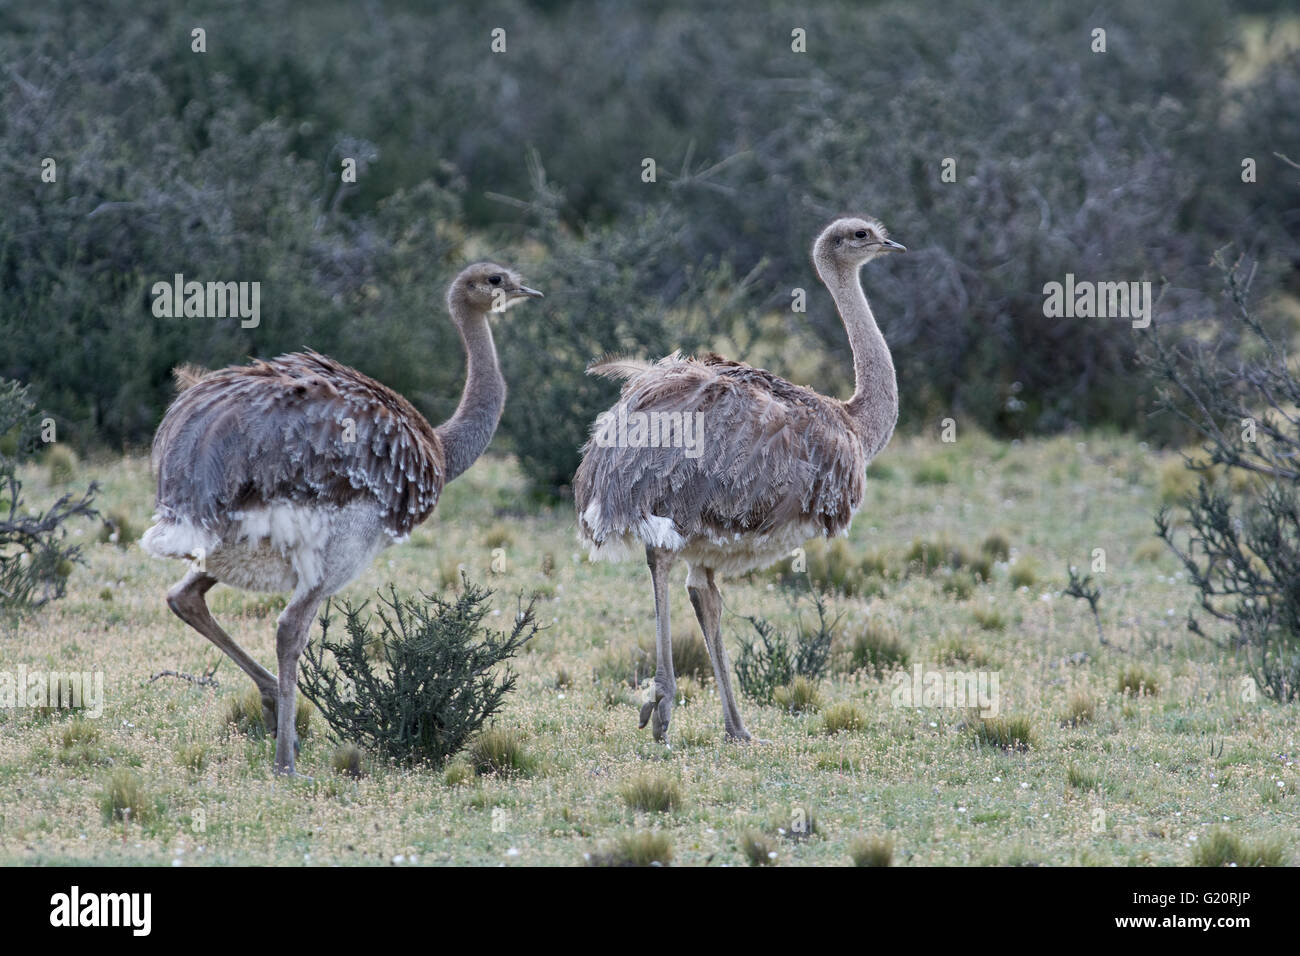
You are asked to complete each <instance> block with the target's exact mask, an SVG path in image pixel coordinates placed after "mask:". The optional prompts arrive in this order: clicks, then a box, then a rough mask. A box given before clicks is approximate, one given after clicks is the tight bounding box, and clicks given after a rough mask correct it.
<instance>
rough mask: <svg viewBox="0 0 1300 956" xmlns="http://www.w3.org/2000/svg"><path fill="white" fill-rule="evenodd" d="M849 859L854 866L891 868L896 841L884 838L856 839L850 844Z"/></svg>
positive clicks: (868, 837)
mask: <svg viewBox="0 0 1300 956" xmlns="http://www.w3.org/2000/svg"><path fill="white" fill-rule="evenodd" d="M849 859H850V860H852V861H853V865H854V866H891V865H892V864H893V862H894V841H893V840H891V839H890V838H889V837H883V836H860V837H855V838H854V840H853V842H852V843H850V844H849Z"/></svg>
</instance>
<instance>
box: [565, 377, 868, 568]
mask: <svg viewBox="0 0 1300 956" xmlns="http://www.w3.org/2000/svg"><path fill="white" fill-rule="evenodd" d="M589 371H590V372H592V373H593V374H598V375H605V376H607V377H621V378H624V379H626V380H627V384H626V385H625V386H624V388H623V394H622V395H621V397H620V398H619V405H621V406H623V407H624V408H625V409H626V410H627V411H628V412H644V413H655V412H658V413H661V414H664V413H667V414H675V413H676V414H694V413H700V414H702V415H703V416H704V418H703V422H704V429H705V431H704V434H703V435H702V436H701V442H700V452H701V454H700V456H699V457H697V458H691V457H688V456H687V450H686V449H685V448H684V447H682V446H680V445H678V446H670V447H659V448H642V449H636V451H637V454H635V455H633V454H629V449H627V448H619V447H614V446H608V447H601V446H600V445H598V444H597V443H596V442H595V441H594V440H593V441H591V442H588V443H587V446H586V447H585V448H584V449H583V460H582V465H581V466H580V467H579V469H578V473H577V475H576V477H575V479H574V494H575V498H576V500H577V501H578V502H579V505H580V509H581V508H582V507H584V505H585V503H588V502H592V501H595V500H597V497H599V502H600V514H601V521H600V522H599V523H593V522H589V521H586V520H584V521H582V522H581V523H580V527H581V529H582V533H583V536H584V539H585V540H586V541H587V543H589V544H595V545H600V544H604V543H605V539H606V537H608V536H609V535H610V534H615V535H617V534H618V533H619V532H618V529H629V528H636V527H638V526H639V525H640V523H641V522H642V521H643V520H644V518H645V517H646V516H647V515H654V516H660V517H665V518H669V519H670V520H671V521H672V524H673V531H674V532H675V533H676V534H677V535H680V536H681V537H682V538H685V539H691V538H693V537H696V536H705V537H707V538H708V539H710V540H718V541H725V540H727V539H729V538H731V537H733V536H734V535H736V534H751V533H754V534H766V533H770V532H771V531H772V530H773V529H775V528H777V527H778V526H781V525H784V524H788V523H790V522H792V521H801V522H804V523H807V524H808V525H810V526H812V527H815V528H816V529H817V531H818V532H819V533H821V534H824V535H827V536H830V535H834V534H839V533H840V532H841V531H843V530H844V529H846V528H847V527H848V524H849V521H850V520H851V519H852V517H853V512H854V511H856V510H857V508H858V506H859V505H860V504H861V503H862V492H863V485H864V475H863V474H862V472H861V470H860V463H861V462H862V460H863V455H864V449H863V443H862V439H861V437H860V435H859V434H858V430H857V428H858V426H857V423H856V422H854V420H853V418H852V417H851V416H850V415H849V414H848V412H847V411H846V410H845V408H844V403H842V402H838V401H835V400H834V399H827V398H826V397H824V396H822V395H819V394H817V393H816V392H814V391H813V390H812V389H810V388H804V387H802V386H799V385H792V384H791V383H790V382H787V381H785V380H784V379H782V378H779V377H778V376H776V375H773V374H772V373H771V372H769V371H767V370H765V369H760V368H753V367H751V366H749V365H745V364H743V363H741V362H733V361H730V360H729V359H725V358H723V357H722V356H720V355H717V354H715V353H709V354H707V355H704V356H701V357H700V358H698V359H695V358H683V357H681V356H680V355H672V356H669V357H668V358H666V359H663V360H662V361H660V362H659V363H657V364H655V365H646V364H636V363H627V362H625V361H620V362H609V361H602V362H598V363H596V364H593V365H592V366H591V367H590V369H589ZM616 410H617V406H616ZM615 414H617V411H616V412H615ZM593 517H594V516H593Z"/></svg>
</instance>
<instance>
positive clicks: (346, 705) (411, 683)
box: [299, 580, 537, 766]
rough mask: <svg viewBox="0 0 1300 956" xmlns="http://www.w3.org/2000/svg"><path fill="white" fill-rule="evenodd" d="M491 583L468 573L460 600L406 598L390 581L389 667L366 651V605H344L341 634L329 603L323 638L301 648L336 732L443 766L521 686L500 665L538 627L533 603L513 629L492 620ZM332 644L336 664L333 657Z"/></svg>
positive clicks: (384, 638)
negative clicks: (334, 628) (488, 623)
mask: <svg viewBox="0 0 1300 956" xmlns="http://www.w3.org/2000/svg"><path fill="white" fill-rule="evenodd" d="M491 593H492V592H490V591H487V590H484V589H483V588H480V587H478V586H477V585H475V584H472V583H470V582H469V581H468V580H466V581H465V583H464V590H463V591H462V592H461V593H460V594H459V595H457V596H456V598H455V599H454V600H453V601H443V600H442V599H440V598H438V597H432V596H429V595H423V600H417V599H414V598H403V597H401V596H400V595H399V594H398V593H397V590H396V589H395V588H392V587H390V588H389V593H388V595H387V596H386V597H385V596H383V595H381V596H380V605H381V606H380V607H379V609H378V610H377V612H376V615H375V616H376V617H378V619H379V632H380V633H379V635H378V638H379V640H380V641H381V643H382V645H383V648H384V660H385V661H386V664H385V665H383V668H382V670H380V669H376V665H375V664H374V663H373V661H372V656H371V654H370V653H369V652H368V648H369V646H370V644H371V643H372V641H373V640H374V637H373V636H372V632H371V629H370V628H371V623H372V620H371V618H370V617H369V616H364V611H365V607H366V605H365V604H362V605H361V606H360V607H353V606H352V605H351V604H346V605H345V617H346V622H345V629H346V636H345V637H344V638H343V639H341V640H338V641H335V640H332V639H331V637H330V634H329V624H330V622H329V616H328V611H327V613H326V616H325V617H323V618H322V620H321V631H322V633H321V638H320V640H319V642H312V643H310V644H309V645H308V646H307V651H306V653H305V654H304V655H303V667H302V672H301V675H300V677H299V686H300V687H301V688H302V692H303V694H304V695H305V696H306V697H307V698H308V699H309V700H311V701H313V702H314V703H315V704H316V705H317V706H318V707H319V708H320V711H321V716H322V717H323V718H324V720H325V722H326V724H328V725H329V727H330V730H331V731H332V733H333V734H334V737H335V739H337V740H348V741H353V742H355V743H357V744H358V745H359V746H361V747H363V748H365V749H366V750H369V751H372V752H375V753H381V754H384V755H386V756H389V757H392V758H393V759H395V760H399V761H403V762H405V763H408V764H419V763H429V764H431V765H433V766H441V765H442V764H443V763H444V762H445V761H446V759H447V758H448V757H450V756H451V755H452V754H455V753H457V752H458V751H460V750H461V749H462V748H463V747H464V746H465V745H466V744H467V743H468V741H469V740H470V738H471V737H473V735H474V734H475V733H477V732H478V731H479V729H480V728H481V727H482V726H483V724H484V722H486V721H487V720H488V719H490V718H491V717H492V716H494V715H495V714H496V713H498V712H499V711H500V709H501V706H502V704H503V702H504V700H505V696H506V695H507V694H508V693H509V692H510V691H511V690H513V689H514V686H515V680H516V676H515V674H514V673H513V672H512V671H511V670H510V669H509V668H506V669H505V670H504V672H503V673H499V674H498V673H496V671H495V668H496V666H497V665H498V664H501V663H503V662H505V661H508V660H509V659H510V658H511V657H513V656H514V655H515V654H516V653H517V652H518V651H519V650H520V648H522V647H523V646H524V644H525V643H526V642H527V641H528V640H529V639H530V638H531V637H532V636H533V635H534V634H536V633H537V624H536V622H535V620H534V617H533V605H532V604H531V603H530V604H529V605H528V606H527V607H526V608H525V607H523V606H522V605H521V607H520V609H519V611H518V613H517V614H516V615H515V620H514V623H513V625H512V627H511V629H510V631H509V633H504V632H492V631H488V630H486V629H484V628H483V627H482V622H483V618H484V617H485V616H486V615H487V613H488V611H489V609H490V607H489V604H488V598H489V597H490V596H491ZM326 652H328V653H329V654H330V655H331V656H332V657H333V659H334V665H335V666H333V667H327V666H326V663H325V654H326ZM489 739H495V738H489Z"/></svg>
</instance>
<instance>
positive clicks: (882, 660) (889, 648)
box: [849, 619, 908, 676]
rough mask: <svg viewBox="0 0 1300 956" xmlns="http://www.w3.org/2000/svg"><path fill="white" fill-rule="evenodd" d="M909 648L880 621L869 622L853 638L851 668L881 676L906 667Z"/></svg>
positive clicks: (850, 655) (850, 648)
mask: <svg viewBox="0 0 1300 956" xmlns="http://www.w3.org/2000/svg"><path fill="white" fill-rule="evenodd" d="M907 661H908V654H907V648H906V647H904V646H903V643H902V641H900V640H899V639H898V637H897V635H895V633H894V632H893V630H892V629H891V628H889V627H888V626H887V625H885V624H883V623H882V622H880V621H878V620H874V619H873V620H869V621H867V623H866V626H865V627H864V628H863V629H862V630H861V631H859V632H858V633H857V634H855V635H854V636H853V641H852V643H851V644H850V645H849V668H850V669H851V670H854V671H859V670H870V671H871V672H872V673H873V674H875V675H877V676H880V675H883V674H884V673H886V672H887V671H890V670H893V669H894V668H897V667H906V666H907Z"/></svg>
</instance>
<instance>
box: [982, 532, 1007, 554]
mask: <svg viewBox="0 0 1300 956" xmlns="http://www.w3.org/2000/svg"><path fill="white" fill-rule="evenodd" d="M980 553H981V554H984V555H986V556H988V557H990V558H992V559H993V560H994V561H1005V560H1007V558H1009V557H1011V542H1010V541H1008V540H1007V539H1006V536H1005V535H1003V534H1001V533H999V532H997V531H995V532H993V533H992V534H990V535H989V536H988V537H987V538H985V539H984V541H983V542H982V543H981V544H980Z"/></svg>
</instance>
